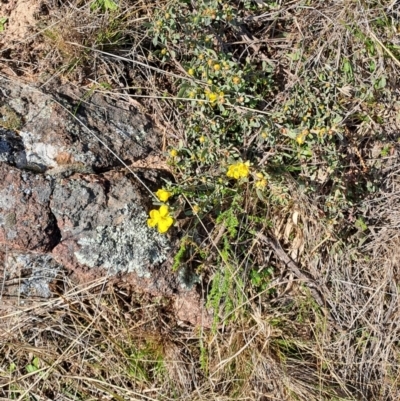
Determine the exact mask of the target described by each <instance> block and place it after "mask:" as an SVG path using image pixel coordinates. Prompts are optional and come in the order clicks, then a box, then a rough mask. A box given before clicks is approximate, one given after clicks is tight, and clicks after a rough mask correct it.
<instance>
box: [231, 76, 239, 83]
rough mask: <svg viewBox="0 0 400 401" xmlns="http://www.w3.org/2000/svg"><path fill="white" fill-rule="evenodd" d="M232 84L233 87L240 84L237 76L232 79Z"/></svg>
mask: <svg viewBox="0 0 400 401" xmlns="http://www.w3.org/2000/svg"><path fill="white" fill-rule="evenodd" d="M232 82H233V83H234V84H235V85H238V84H240V78H239V77H238V76H235V77H233V78H232Z"/></svg>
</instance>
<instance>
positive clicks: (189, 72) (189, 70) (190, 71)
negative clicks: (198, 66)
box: [188, 68, 194, 77]
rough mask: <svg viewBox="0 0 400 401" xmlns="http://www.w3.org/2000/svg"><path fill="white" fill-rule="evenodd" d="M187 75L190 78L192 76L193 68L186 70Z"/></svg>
mask: <svg viewBox="0 0 400 401" xmlns="http://www.w3.org/2000/svg"><path fill="white" fill-rule="evenodd" d="M188 74H189V75H190V76H191V77H192V76H193V75H194V69H193V68H189V69H188Z"/></svg>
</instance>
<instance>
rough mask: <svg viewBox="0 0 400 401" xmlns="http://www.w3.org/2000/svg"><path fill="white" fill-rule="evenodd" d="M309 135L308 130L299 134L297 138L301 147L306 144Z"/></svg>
mask: <svg viewBox="0 0 400 401" xmlns="http://www.w3.org/2000/svg"><path fill="white" fill-rule="evenodd" d="M307 135H308V129H305V130H303V131H302V132H301V134H298V135H297V136H296V142H297V143H298V144H299V145H303V144H304V142H305V141H306V138H307Z"/></svg>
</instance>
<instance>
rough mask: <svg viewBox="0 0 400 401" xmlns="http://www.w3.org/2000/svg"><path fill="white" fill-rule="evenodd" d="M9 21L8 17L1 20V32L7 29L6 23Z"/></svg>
mask: <svg viewBox="0 0 400 401" xmlns="http://www.w3.org/2000/svg"><path fill="white" fill-rule="evenodd" d="M7 21H8V18H7V17H1V18H0V32H4V29H5V23H6V22H7Z"/></svg>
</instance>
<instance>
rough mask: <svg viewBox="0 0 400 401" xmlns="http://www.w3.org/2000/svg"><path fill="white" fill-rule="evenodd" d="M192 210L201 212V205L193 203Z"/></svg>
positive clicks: (195, 212)
mask: <svg viewBox="0 0 400 401" xmlns="http://www.w3.org/2000/svg"><path fill="white" fill-rule="evenodd" d="M192 210H193V213H194V214H197V213H199V212H200V207H199V205H193V206H192Z"/></svg>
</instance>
